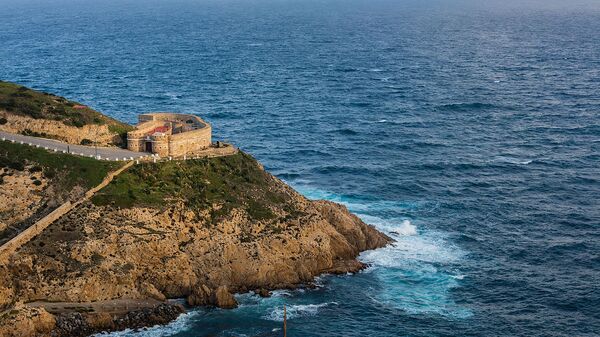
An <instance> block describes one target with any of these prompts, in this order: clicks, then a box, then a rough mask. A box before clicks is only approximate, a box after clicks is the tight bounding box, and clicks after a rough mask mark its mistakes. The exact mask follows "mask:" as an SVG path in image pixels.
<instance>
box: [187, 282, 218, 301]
mask: <svg viewBox="0 0 600 337" xmlns="http://www.w3.org/2000/svg"><path fill="white" fill-rule="evenodd" d="M211 296H212V291H211V290H210V288H208V287H207V286H206V285H205V284H201V285H200V286H198V287H195V288H194V289H193V290H192V293H191V294H190V295H189V296H188V297H187V303H188V304H189V305H192V306H201V305H210V304H211Z"/></svg>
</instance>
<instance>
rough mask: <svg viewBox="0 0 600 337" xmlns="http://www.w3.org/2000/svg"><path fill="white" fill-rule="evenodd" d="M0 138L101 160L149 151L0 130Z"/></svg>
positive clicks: (130, 157)
mask: <svg viewBox="0 0 600 337" xmlns="http://www.w3.org/2000/svg"><path fill="white" fill-rule="evenodd" d="M0 139H2V140H9V141H10V140H12V141H15V142H18V143H20V142H23V143H24V144H29V145H33V146H38V147H41V148H47V149H48V150H52V151H58V152H65V153H67V152H68V153H71V154H75V155H79V156H85V157H95V156H96V155H98V156H99V159H103V160H133V159H139V158H143V157H149V156H150V154H149V153H145V152H133V151H129V150H125V149H120V148H116V147H100V146H99V147H98V148H97V149H96V148H95V147H94V146H84V145H74V144H67V143H63V142H61V141H58V140H53V139H46V138H39V137H31V136H24V135H19V134H15V133H9V132H4V131H0Z"/></svg>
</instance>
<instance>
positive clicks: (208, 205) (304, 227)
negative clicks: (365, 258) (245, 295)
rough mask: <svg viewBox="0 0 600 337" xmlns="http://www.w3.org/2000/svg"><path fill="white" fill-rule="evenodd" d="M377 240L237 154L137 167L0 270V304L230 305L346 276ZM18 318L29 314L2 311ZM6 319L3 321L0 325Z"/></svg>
mask: <svg viewBox="0 0 600 337" xmlns="http://www.w3.org/2000/svg"><path fill="white" fill-rule="evenodd" d="M389 242H390V239H389V238H388V237H386V236H385V235H383V234H381V233H379V232H378V231H376V230H375V229H374V228H373V227H371V226H369V225H366V224H364V223H363V222H362V221H361V220H360V219H358V218H357V217H356V216H354V215H352V214H350V213H349V212H348V210H347V209H346V208H345V207H343V206H341V205H338V204H335V203H331V202H326V201H310V200H308V199H306V198H304V197H303V196H301V195H300V194H298V193H297V192H296V191H294V190H293V189H292V188H290V187H289V186H287V185H286V184H285V183H283V182H282V181H280V180H279V179H277V178H276V177H274V176H272V175H271V174H269V173H268V172H266V171H265V170H264V169H263V168H262V166H261V165H260V164H259V163H258V162H257V161H256V160H255V159H254V158H252V157H251V156H249V155H247V154H245V153H242V152H240V153H238V154H236V155H231V156H227V157H221V158H206V159H197V160H188V161H171V162H160V163H156V164H154V163H144V164H139V165H135V166H133V167H131V168H130V169H128V170H127V171H125V172H124V173H122V175H120V176H118V177H117V178H116V179H115V180H113V182H112V183H111V184H110V185H108V186H107V187H106V188H104V189H103V190H101V191H100V192H99V193H98V194H97V195H96V196H95V197H94V198H93V199H92V200H91V201H90V202H86V203H84V204H82V205H80V206H79V207H78V208H76V209H75V210H73V211H71V212H70V213H68V214H67V215H66V216H64V217H62V218H61V219H59V220H58V221H57V222H55V223H54V224H52V225H51V226H50V227H48V228H47V229H46V231H45V232H44V233H43V234H42V235H39V236H38V237H36V238H35V239H33V240H32V241H30V242H29V243H27V244H26V245H25V246H23V247H22V248H21V249H20V250H19V251H17V253H16V254H14V255H13V257H12V259H11V262H10V263H9V264H8V265H6V266H0V275H3V276H2V277H0V294H1V295H2V296H0V308H2V307H4V308H10V307H11V306H13V305H15V303H17V302H30V301H45V302H76V303H88V302H92V301H103V300H112V299H156V300H164V299H165V298H186V299H187V302H188V304H190V305H217V306H221V307H226V308H231V307H235V306H236V305H237V304H236V302H235V299H234V298H233V297H232V296H231V293H235V292H247V291H257V292H260V293H263V294H264V293H267V292H268V290H270V289H277V288H294V287H297V286H299V285H302V284H307V283H310V282H312V280H313V278H314V277H315V276H317V275H319V274H322V273H328V272H329V273H346V272H356V271H358V270H360V269H362V268H363V267H364V266H363V265H362V264H361V263H360V262H358V261H357V260H356V259H355V258H356V257H357V255H358V254H359V252H361V251H363V250H367V249H374V248H378V247H382V246H384V245H386V244H387V243H389ZM28 310H29V311H28ZM25 314H28V315H31V312H30V309H23V308H22V309H18V310H16V311H15V314H14V315H13V316H11V317H22V316H23V315H25ZM19 315H21V316H19ZM40 315H42V316H40ZM43 315H45V313H37V314H34V315H33V316H32V317H34V316H35V317H45V316H43ZM85 315H87V316H88V320H87V321H86V322H89V321H93V322H95V323H93V324H92V323H85V324H87V325H85V329H87V330H85V331H96V330H98V329H114V324H113V323H112V322H113V321H112V320H109V322H108V323H107V321H106V320H104V321H102V322H104V323H98V320H97V317H99V316H98V315H101V313H96V312H93V310H92V312H87V313H86V314H85ZM7 317H8V316H7ZM28 317H29V316H28ZM89 317H92V318H89ZM53 319H54V318H52V317H50V318H48V320H46V323H47V324H50V326H52V327H54V328H53V329H59V330H60V329H62V328H61V327H60V324H62V323H60V322H64V319H62V318H61V319H59V320H56V321H55V323H52V322H53V321H52V320H53ZM15 321H18V319H17V318H12V319H8V318H5V320H4V323H2V322H0V330H1V329H2V326H3V325H4V326H5V327H6V326H9V327H10V326H11V324H14V323H11V322H15ZM48 322H50V323H48ZM46 323H45V324H46ZM51 323H52V324H55V325H52V324H51ZM90 324H91V325H90ZM107 324H108V325H107ZM111 327H112V328H111ZM7 329H9V330H10V328H7ZM60 331H62V330H60ZM63 335H64V334H63ZM66 335H69V334H66Z"/></svg>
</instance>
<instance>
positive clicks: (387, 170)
mask: <svg viewBox="0 0 600 337" xmlns="http://www.w3.org/2000/svg"><path fill="white" fill-rule="evenodd" d="M481 2H483V1H481ZM486 2H487V4H481V3H479V1H475V0H473V1H441V0H440V1H435V0H424V1H416V0H415V1H407V0H398V1H379V0H375V1H367V0H364V1H363V0H348V1H336V0H322V1H312V0H289V1H283V0H279V1H278V0H251V1H227V0H225V1H167V0H164V1H143V2H142V1H139V2H131V1H114V2H112V3H111V2H108V1H99V2H94V3H92V2H89V1H75V0H71V1H67V2H52V3H50V1H48V2H46V1H43V2H42V1H40V2H31V1H18V2H17V1H16V0H15V1H12V2H6V1H3V2H2V1H0V43H1V48H0V78H2V79H4V80H10V81H16V82H20V83H22V84H25V85H28V86H32V87H34V88H37V89H42V90H47V91H51V92H54V93H58V94H61V95H64V96H67V97H69V98H73V99H76V100H80V101H82V102H84V103H86V104H89V105H91V106H93V107H95V108H97V109H99V110H101V111H103V112H105V113H108V114H110V115H112V116H114V117H117V118H120V119H122V120H125V121H127V122H134V121H135V116H136V114H137V113H140V112H146V111H155V110H161V111H164V110H175V111H181V112H193V113H198V114H200V115H201V116H202V117H204V118H206V119H207V120H209V121H210V122H212V123H213V126H214V129H215V133H216V136H217V138H220V139H226V140H230V141H232V142H234V143H235V144H237V145H239V146H240V147H241V148H243V149H244V150H246V151H249V152H250V153H252V154H253V155H255V156H256V157H257V158H258V159H260V160H261V161H262V162H263V163H264V164H265V166H266V167H267V168H268V169H269V170H271V171H272V172H273V173H275V174H276V175H278V176H279V177H281V178H283V179H285V180H286V181H288V182H289V183H290V184H292V185H293V186H295V187H296V188H298V189H299V190H300V191H302V192H303V193H305V194H306V195H308V196H309V197H313V198H326V199H331V200H335V201H340V202H343V203H345V204H347V205H348V207H349V208H350V209H351V210H352V211H354V212H356V213H358V214H359V215H360V216H361V217H363V219H365V221H367V222H370V223H373V224H375V225H377V226H378V227H379V228H380V229H382V230H384V231H386V232H388V233H391V235H392V236H393V237H394V238H396V239H397V243H396V244H395V245H394V246H392V247H389V248H385V249H381V250H377V251H373V252H367V253H365V254H363V255H362V257H361V258H362V259H363V260H364V261H366V262H369V263H371V264H372V267H371V268H370V269H368V270H367V271H366V272H363V273H361V274H359V275H355V276H343V277H323V278H321V279H320V280H319V282H320V284H321V285H322V287H321V288H319V289H317V290H312V291H305V292H299V291H298V292H287V293H286V292H279V293H277V294H276V296H274V297H273V298H270V299H266V300H262V299H258V298H256V297H253V296H250V295H241V296H240V298H239V299H240V301H241V303H242V306H241V307H240V308H239V309H236V310H232V311H223V310H208V311H203V310H201V311H196V312H192V313H190V314H187V315H186V316H184V317H182V318H181V319H179V320H178V321H176V322H174V323H173V324H171V325H169V326H167V327H160V328H153V329H150V330H147V331H143V332H138V333H132V332H126V333H122V334H116V335H127V336H167V335H174V336H279V335H281V331H278V330H277V329H278V328H280V327H281V320H282V312H281V307H282V305H283V303H287V305H288V308H289V317H290V320H289V335H290V336H597V335H600V307H599V306H600V290H599V284H600V257H599V254H600V235H599V234H600V202H599V200H598V199H599V197H600V153H599V150H600V33H599V32H600V3H598V2H597V1H587V2H583V1H578V2H572V1H569V2H566V1H565V2H563V3H561V2H558V1H555V2H553V1H528V2H517V1H500V0H498V1H486Z"/></svg>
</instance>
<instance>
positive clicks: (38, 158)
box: [0, 141, 122, 192]
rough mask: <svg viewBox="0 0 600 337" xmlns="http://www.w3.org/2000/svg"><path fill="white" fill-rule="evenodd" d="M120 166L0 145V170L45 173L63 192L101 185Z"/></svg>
mask: <svg viewBox="0 0 600 337" xmlns="http://www.w3.org/2000/svg"><path fill="white" fill-rule="evenodd" d="M121 165H122V163H114V162H105V161H99V160H95V159H92V158H86V157H78V156H73V155H69V154H63V153H55V152H49V151H47V150H44V149H40V148H35V147H32V146H29V145H25V144H17V143H11V142H8V141H0V167H10V168H13V169H16V170H23V169H25V168H26V167H29V170H30V171H32V172H34V171H37V172H42V173H43V174H44V176H45V177H47V178H49V179H54V180H55V181H56V183H55V186H57V188H58V189H60V190H62V191H64V192H69V191H70V190H71V189H72V188H73V187H75V186H78V185H79V186H83V187H86V188H92V187H94V186H96V185H98V184H99V183H100V182H102V180H103V179H104V177H106V175H107V174H108V172H109V171H112V170H115V169H116V168H117V167H119V166H121Z"/></svg>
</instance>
